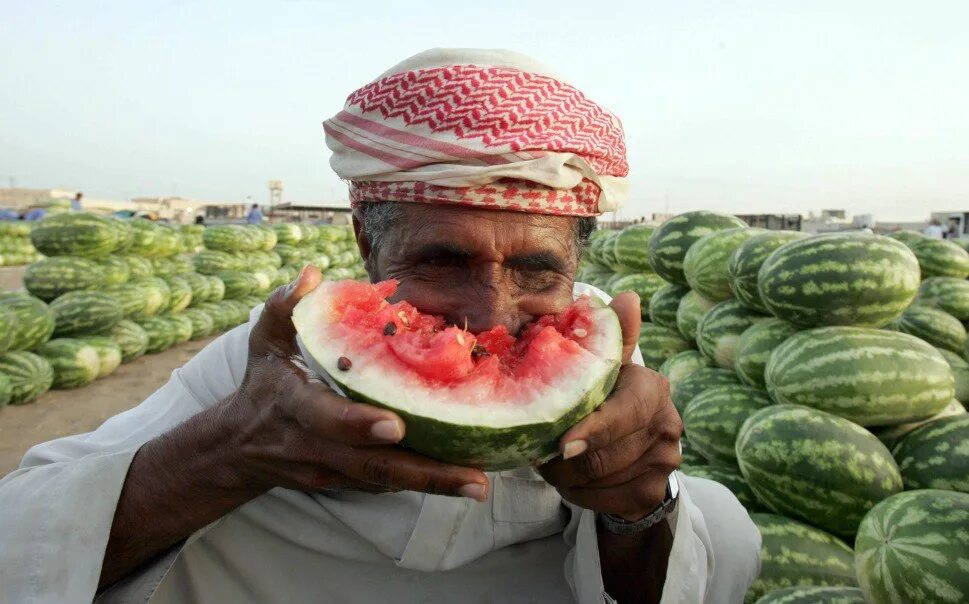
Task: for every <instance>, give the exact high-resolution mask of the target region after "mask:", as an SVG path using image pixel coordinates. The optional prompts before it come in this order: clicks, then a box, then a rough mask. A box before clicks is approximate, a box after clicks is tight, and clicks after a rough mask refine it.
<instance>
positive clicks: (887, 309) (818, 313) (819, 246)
mask: <svg viewBox="0 0 969 604" xmlns="http://www.w3.org/2000/svg"><path fill="white" fill-rule="evenodd" d="M757 287H758V291H759V292H760V297H761V300H762V301H763V303H764V305H765V306H766V307H767V308H768V310H770V311H771V313H773V314H774V315H776V316H777V317H778V318H780V319H785V320H787V321H790V322H791V323H796V324H798V325H804V326H808V327H812V326H820V325H856V326H860V327H882V326H883V325H885V324H887V323H888V322H889V321H891V320H892V319H894V318H896V317H897V316H898V315H900V314H902V311H904V310H905V309H906V308H907V307H908V305H909V304H911V302H912V300H914V299H915V295H916V294H917V293H918V287H919V265H918V260H917V259H916V258H915V255H914V254H913V253H912V251H911V250H909V249H908V248H907V247H905V245H904V244H902V243H899V242H898V241H895V240H894V239H889V238H888V237H882V236H880V235H866V234H862V233H830V234H825V235H814V236H812V237H807V238H805V239H799V240H795V241H791V242H789V243H786V244H784V245H782V246H781V247H779V248H777V249H776V250H774V252H773V253H772V254H771V255H770V256H769V257H768V258H767V260H765V261H764V264H763V265H762V266H761V267H760V272H759V273H758V277H757Z"/></svg>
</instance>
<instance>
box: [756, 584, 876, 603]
mask: <svg viewBox="0 0 969 604" xmlns="http://www.w3.org/2000/svg"><path fill="white" fill-rule="evenodd" d="M755 604H865V595H864V593H863V592H862V591H861V589H860V588H858V587H848V586H843V587H824V586H817V585H815V586H809V585H803V586H800V585H799V586H797V587H784V588H782V589H775V590H774V591H772V592H769V593H767V594H765V595H764V596H762V597H761V598H760V599H759V600H757V602H755Z"/></svg>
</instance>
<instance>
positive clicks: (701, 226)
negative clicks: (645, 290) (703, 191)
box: [647, 211, 747, 285]
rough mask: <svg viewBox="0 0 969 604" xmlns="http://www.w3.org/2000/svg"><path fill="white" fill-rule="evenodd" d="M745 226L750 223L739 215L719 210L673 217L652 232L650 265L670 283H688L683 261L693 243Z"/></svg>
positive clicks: (649, 253) (649, 255) (649, 251)
mask: <svg viewBox="0 0 969 604" xmlns="http://www.w3.org/2000/svg"><path fill="white" fill-rule="evenodd" d="M745 226H747V224H746V223H745V222H744V221H742V220H740V219H739V218H737V217H736V216H730V215H729V214H720V213H717V212H707V211H698V212H687V213H686V214H680V215H678V216H674V217H673V218H670V219H669V220H667V221H666V222H664V223H663V224H661V225H660V226H659V227H657V228H656V230H655V231H653V235H652V237H650V240H649V247H648V248H647V249H648V258H649V265H650V266H652V267H653V271H655V272H656V274H658V275H659V276H661V277H663V278H664V279H666V280H667V281H669V282H670V283H676V284H678V285H688V283H687V281H686V275H684V273H683V260H684V257H685V256H686V253H687V250H688V249H689V248H690V246H691V245H693V243H694V242H695V241H696V240H698V239H699V238H700V237H703V236H704V235H707V234H708V233H712V232H714V231H722V230H726V229H734V228H740V227H745Z"/></svg>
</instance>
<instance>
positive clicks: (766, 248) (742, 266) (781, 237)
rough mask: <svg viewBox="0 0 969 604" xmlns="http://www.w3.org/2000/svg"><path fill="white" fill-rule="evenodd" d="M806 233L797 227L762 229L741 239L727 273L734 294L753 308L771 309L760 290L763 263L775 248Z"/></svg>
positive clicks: (732, 255) (767, 311) (764, 311)
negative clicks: (797, 229) (760, 274)
mask: <svg viewBox="0 0 969 604" xmlns="http://www.w3.org/2000/svg"><path fill="white" fill-rule="evenodd" d="M806 236H807V235H805V234H804V233H800V232H797V231H760V232H757V233H755V234H754V235H753V236H752V237H750V238H749V239H747V240H746V241H744V242H742V243H741V244H740V246H739V247H737V249H735V250H734V252H733V254H731V255H730V259H729V260H728V261H727V275H728V277H729V281H730V290H731V291H732V292H733V295H734V296H736V297H737V299H738V300H740V301H741V302H742V303H743V304H744V305H745V306H747V307H748V308H750V309H751V310H756V311H757V312H760V313H765V314H766V313H769V312H770V311H769V310H768V309H767V307H766V306H764V302H763V301H762V300H761V299H760V292H759V291H758V290H757V274H758V273H759V272H760V267H761V266H762V265H763V264H764V261H765V260H767V257H768V256H770V255H771V254H772V253H773V252H774V250H776V249H777V248H779V247H781V246H782V245H784V244H785V243H788V242H790V241H794V240H796V239H803V238H804V237H806Z"/></svg>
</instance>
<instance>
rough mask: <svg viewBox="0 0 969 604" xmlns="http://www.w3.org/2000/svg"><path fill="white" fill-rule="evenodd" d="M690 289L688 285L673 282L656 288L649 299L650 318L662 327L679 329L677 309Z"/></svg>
mask: <svg viewBox="0 0 969 604" xmlns="http://www.w3.org/2000/svg"><path fill="white" fill-rule="evenodd" d="M689 291H690V290H689V288H687V287H683V286H682V285H674V284H672V283H667V284H666V285H664V286H663V287H661V288H659V289H658V290H656V292H655V293H654V294H653V296H652V297H651V298H650V299H649V320H650V321H652V322H653V323H655V324H656V325H659V326H660V327H669V328H670V329H679V328H678V327H677V326H676V311H677V310H679V308H680V300H681V299H683V296H685V295H686V294H687V293H689ZM691 339H692V338H691Z"/></svg>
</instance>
